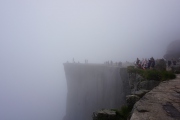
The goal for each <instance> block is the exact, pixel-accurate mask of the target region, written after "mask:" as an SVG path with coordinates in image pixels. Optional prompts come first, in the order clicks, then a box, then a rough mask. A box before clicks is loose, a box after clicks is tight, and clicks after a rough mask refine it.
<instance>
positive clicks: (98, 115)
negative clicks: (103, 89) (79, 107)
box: [93, 109, 118, 120]
mask: <svg viewBox="0 0 180 120" xmlns="http://www.w3.org/2000/svg"><path fill="white" fill-rule="evenodd" d="M93 120H118V118H117V116H116V111H112V110H108V109H104V110H100V111H97V112H94V113H93Z"/></svg>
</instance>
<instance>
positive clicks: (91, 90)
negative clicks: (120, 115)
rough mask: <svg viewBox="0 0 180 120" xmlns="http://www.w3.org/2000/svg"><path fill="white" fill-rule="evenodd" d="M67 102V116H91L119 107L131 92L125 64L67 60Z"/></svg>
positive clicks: (73, 119) (84, 119) (72, 119)
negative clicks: (101, 110)
mask: <svg viewBox="0 0 180 120" xmlns="http://www.w3.org/2000/svg"><path fill="white" fill-rule="evenodd" d="M64 70H65V74H66V81H67V90H68V92H67V103H66V104H67V105H66V116H65V117H64V120H92V113H93V112H94V111H97V110H100V109H103V108H107V109H110V108H120V107H121V106H122V105H123V104H125V96H126V95H127V94H129V88H128V86H129V85H128V75H127V72H126V69H125V68H120V67H117V66H107V65H97V64H78V63H65V64H64Z"/></svg>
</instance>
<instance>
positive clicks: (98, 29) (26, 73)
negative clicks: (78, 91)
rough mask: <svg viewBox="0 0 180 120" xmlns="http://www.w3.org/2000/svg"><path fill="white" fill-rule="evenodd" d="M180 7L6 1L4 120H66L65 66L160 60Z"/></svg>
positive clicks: (0, 113)
mask: <svg viewBox="0 0 180 120" xmlns="http://www.w3.org/2000/svg"><path fill="white" fill-rule="evenodd" d="M179 11H180V1H179V0H158V1H155V0H151V1H144V0H136V1H134V0H129V1H120V0H111V1H107V0H98V1H95V0H91V1H90V0H89V1H83V0H77V1H72V0H69V1H65V0H26V1H24V0H6V1H2V0H1V1H0V17H1V19H0V57H1V59H0V106H1V107H0V120H62V118H63V117H64V115H65V110H66V95H67V86H66V79H65V74H64V68H63V63H64V62H67V61H68V62H72V59H73V58H74V60H75V61H76V62H78V61H79V62H80V63H84V60H85V59H88V61H89V63H104V62H105V61H107V60H112V61H122V62H125V61H130V62H133V61H135V60H136V58H137V57H139V58H150V57H154V58H155V59H157V58H162V57H163V55H164V54H165V52H166V47H167V45H168V44H169V43H170V42H171V41H173V40H177V39H179V38H180V33H179V32H180V14H179Z"/></svg>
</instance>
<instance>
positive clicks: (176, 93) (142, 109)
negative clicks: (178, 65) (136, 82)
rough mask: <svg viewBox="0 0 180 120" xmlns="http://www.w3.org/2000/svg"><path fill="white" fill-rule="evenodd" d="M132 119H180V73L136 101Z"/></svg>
mask: <svg viewBox="0 0 180 120" xmlns="http://www.w3.org/2000/svg"><path fill="white" fill-rule="evenodd" d="M130 120H180V75H177V78H176V79H174V80H170V81H165V82H162V83H160V84H159V86H157V87H155V88H154V89H153V90H151V91H150V92H148V93H147V94H145V95H144V96H143V97H142V98H141V99H140V100H139V101H138V102H136V104H135V105H134V108H133V112H132V116H131V119H130Z"/></svg>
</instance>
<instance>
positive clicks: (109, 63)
mask: <svg viewBox="0 0 180 120" xmlns="http://www.w3.org/2000/svg"><path fill="white" fill-rule="evenodd" d="M104 64H106V65H116V66H120V67H121V66H122V62H115V63H113V61H112V60H111V61H106V62H104Z"/></svg>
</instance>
